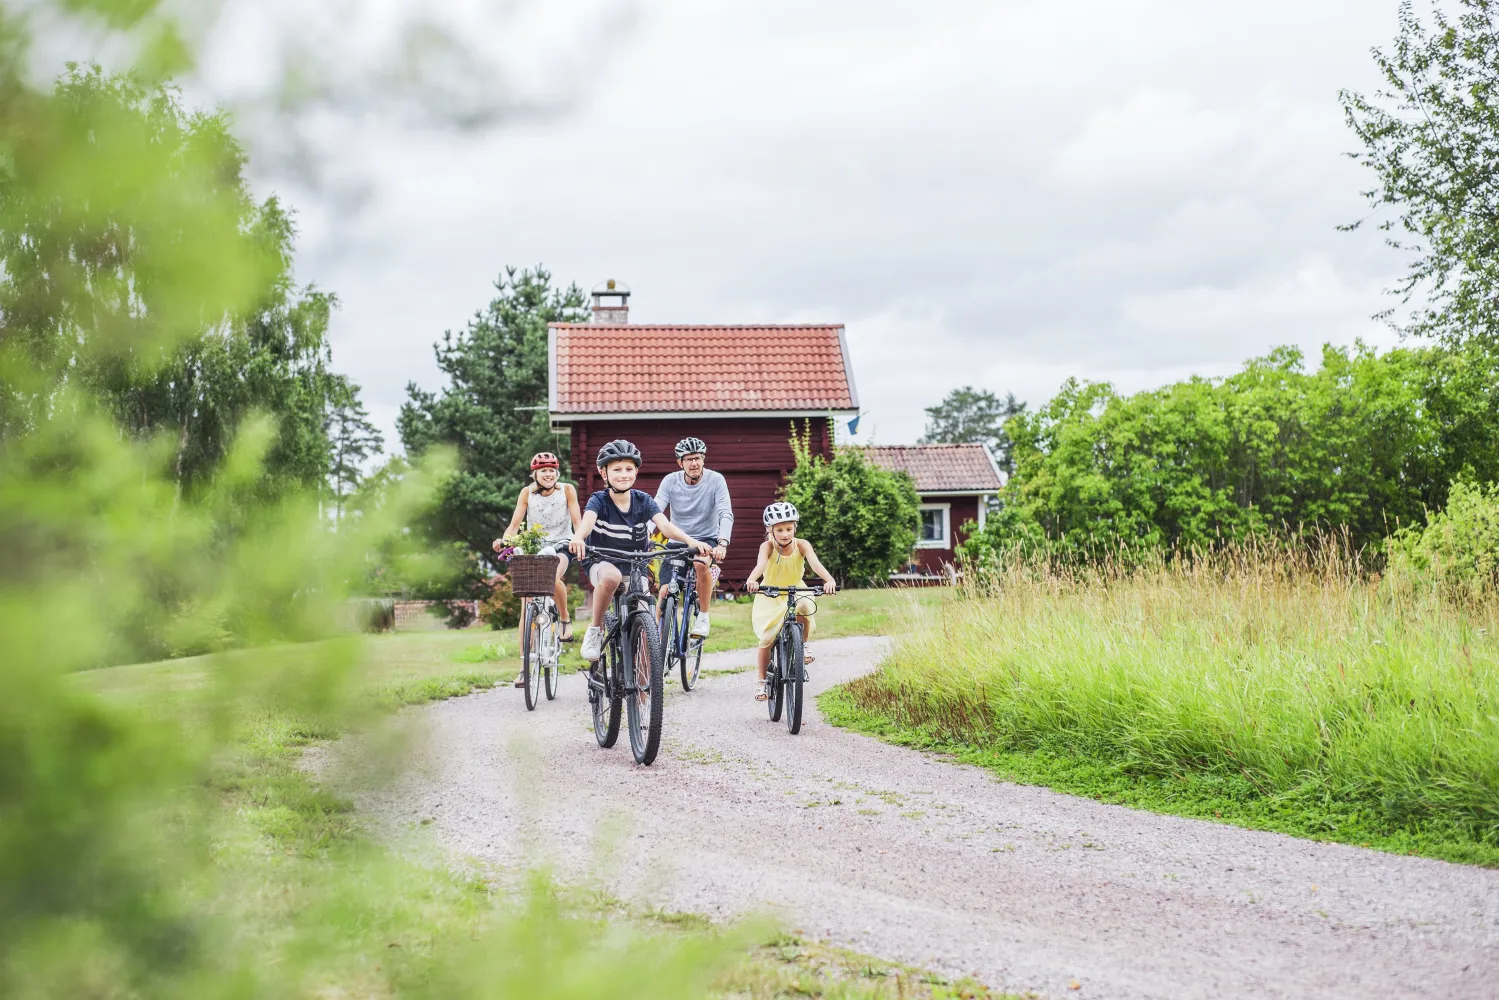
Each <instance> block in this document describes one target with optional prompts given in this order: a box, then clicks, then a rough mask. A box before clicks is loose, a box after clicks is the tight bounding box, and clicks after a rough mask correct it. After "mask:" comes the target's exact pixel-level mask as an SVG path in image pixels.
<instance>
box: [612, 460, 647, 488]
mask: <svg viewBox="0 0 1499 1000" xmlns="http://www.w3.org/2000/svg"><path fill="white" fill-rule="evenodd" d="M639 471H640V470H639V469H638V468H636V466H635V463H634V462H632V461H630V460H629V459H628V458H620V459H616V460H615V461H613V462H610V463H609V467H608V468H606V469H605V470H604V478H605V479H607V480H608V481H609V485H610V486H613V487H614V488H615V489H617V490H627V489H629V488H630V487H632V486H634V485H635V474H636V473H637V472H639Z"/></svg>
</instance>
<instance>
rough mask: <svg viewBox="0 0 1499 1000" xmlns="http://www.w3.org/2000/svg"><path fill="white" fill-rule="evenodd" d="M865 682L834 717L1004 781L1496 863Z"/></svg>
mask: <svg viewBox="0 0 1499 1000" xmlns="http://www.w3.org/2000/svg"><path fill="white" fill-rule="evenodd" d="M859 683H878V674H874V675H870V676H869V677H865V678H861V679H860V680H857V681H851V682H849V683H848V684H841V685H839V686H837V687H835V688H832V689H830V690H828V691H824V692H823V693H822V694H821V695H820V696H819V697H818V699H817V704H818V708H819V709H821V711H822V715H823V718H824V719H826V720H827V722H828V723H830V724H831V725H835V726H838V727H840V728H843V729H847V730H850V731H852V732H857V733H863V734H865V735H868V736H874V737H876V738H878V739H881V740H884V741H885V742H887V743H893V744H896V745H899V746H908V747H914V748H916V749H920V750H926V751H930V752H933V753H939V754H943V755H945V756H949V757H951V758H952V759H953V760H955V761H957V762H958V763H962V764H972V765H974V766H977V767H982V768H984V769H985V770H987V771H990V772H991V773H993V774H994V775H996V776H997V777H999V778H1000V779H1002V780H1004V781H1009V782H1013V783H1015V784H1020V785H1037V786H1041V787H1045V788H1050V789H1052V790H1054V791H1058V792H1064V793H1066V794H1069V795H1080V796H1084V797H1087V798H1091V799H1095V800H1097V801H1100V802H1107V803H1111V804H1114V805H1122V806H1127V807H1129V808H1132V809H1141V810H1146V811H1149V812H1155V813H1161V814H1164V815H1170V816H1182V817H1186V818H1189V819H1201V820H1207V821H1209V822H1216V823H1229V824H1232V825H1234V826H1240V827H1245V828H1248V829H1253V830H1265V831H1269V832H1273V833H1283V834H1288V835H1290V836H1293V837H1299V838H1302V839H1305V840H1313V841H1323V842H1331V843H1341V844H1350V845H1354V846H1358V847H1366V848H1372V849H1374V850H1379V851H1384V852H1387V853H1391V854H1404V855H1416V856H1420V857H1425V858H1434V859H1437V860H1441V861H1449V862H1453V863H1457V864H1469V865H1479V866H1482V867H1485V868H1499V848H1496V847H1494V846H1492V845H1488V844H1482V843H1477V842H1474V841H1471V840H1467V839H1461V838H1456V837H1452V836H1448V835H1444V834H1442V833H1409V832H1404V833H1395V834H1391V833H1388V832H1385V831H1382V830H1380V829H1379V828H1378V825H1377V822H1376V821H1375V820H1374V818H1373V817H1372V816H1371V815H1370V813H1369V811H1368V809H1367V807H1366V806H1361V805H1360V804H1357V803H1347V802H1339V801H1334V800H1330V799H1328V798H1327V797H1326V796H1318V795H1316V794H1315V793H1314V792H1309V793H1308V794H1306V795H1302V796H1264V795H1261V794H1259V792H1258V791H1257V790H1256V789H1255V788H1254V786H1253V785H1252V784H1251V783H1250V782H1249V781H1247V780H1233V779H1224V778H1222V777H1219V776H1216V775H1207V774H1199V773H1194V772H1189V771H1188V772H1182V773H1181V774H1179V775H1175V776H1172V777H1170V778H1163V777H1156V776H1148V775H1138V774H1130V773H1126V772H1125V771H1123V770H1122V769H1121V768H1120V767H1119V765H1118V764H1117V763H1116V762H1113V761H1110V760H1105V759H1101V758H1096V757H1088V756H1083V755H1079V754H1077V753H1075V752H1073V751H1072V750H1071V749H1070V748H1067V747H1065V746H1063V745H1062V743H1063V741H1062V740H1061V739H1060V738H1059V739H1058V740H1057V741H1056V743H1055V744H1053V745H1049V746H1043V747H1040V748H1037V749H1034V750H1011V749H1005V748H1001V747H995V746H985V745H981V744H977V743H972V742H966V741H958V740H953V739H951V738H944V737H939V736H937V735H936V734H934V733H933V732H931V731H930V730H928V729H925V728H922V727H915V726H909V725H903V724H901V723H899V722H898V721H896V720H894V719H891V718H890V717H888V716H885V715H883V714H882V713H880V712H878V711H874V710H871V709H869V708H867V707H865V706H863V705H861V704H860V703H859V701H858V698H857V696H856V694H855V687H854V685H857V684H859Z"/></svg>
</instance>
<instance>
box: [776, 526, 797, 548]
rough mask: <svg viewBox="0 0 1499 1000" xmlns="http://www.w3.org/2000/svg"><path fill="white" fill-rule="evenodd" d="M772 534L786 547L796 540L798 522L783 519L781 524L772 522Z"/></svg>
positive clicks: (778, 543)
mask: <svg viewBox="0 0 1499 1000" xmlns="http://www.w3.org/2000/svg"><path fill="white" fill-rule="evenodd" d="M770 535H771V537H772V538H774V539H775V540H776V544H777V545H779V546H780V547H781V548H783V549H784V548H785V547H786V546H788V545H790V544H791V543H792V542H793V541H795V540H796V522H795V521H782V522H781V523H780V524H772V525H771V526H770Z"/></svg>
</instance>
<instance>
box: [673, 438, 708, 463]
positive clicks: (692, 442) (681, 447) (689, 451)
mask: <svg viewBox="0 0 1499 1000" xmlns="http://www.w3.org/2000/svg"><path fill="white" fill-rule="evenodd" d="M688 455H702V456H703V457H705V458H706V457H707V455H708V445H707V443H706V442H705V441H703V439H702V438H695V437H685V438H683V439H682V440H680V441H678V442H677V459H678V460H679V461H680V460H681V459H683V458H686V457H687V456H688Z"/></svg>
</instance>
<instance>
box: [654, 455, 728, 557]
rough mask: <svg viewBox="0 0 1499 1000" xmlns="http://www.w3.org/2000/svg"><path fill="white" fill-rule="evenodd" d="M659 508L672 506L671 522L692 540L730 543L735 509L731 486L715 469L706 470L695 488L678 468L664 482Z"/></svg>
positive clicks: (657, 500) (662, 481)
mask: <svg viewBox="0 0 1499 1000" xmlns="http://www.w3.org/2000/svg"><path fill="white" fill-rule="evenodd" d="M656 505H657V506H659V507H662V508H666V507H670V508H671V512H670V516H671V520H672V523H673V524H675V525H676V526H677V527H679V528H681V529H682V530H683V531H685V532H687V534H689V535H691V536H692V537H693V538H702V539H707V540H709V541H712V540H716V539H719V538H722V539H723V540H724V541H725V542H727V541H728V540H729V533H730V532H731V531H733V530H734V509H733V508H732V507H730V506H729V484H728V482H727V481H725V479H724V477H723V476H722V475H720V474H719V473H717V472H714V471H713V470H712V469H704V470H703V478H702V479H700V480H698V484H697V485H696V486H688V485H687V477H686V476H684V475H683V474H682V471H681V470H680V469H679V470H677V471H676V472H673V473H672V474H671V475H669V476H667V477H666V478H665V479H663V480H661V488H660V489H658V490H657V491H656Z"/></svg>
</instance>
